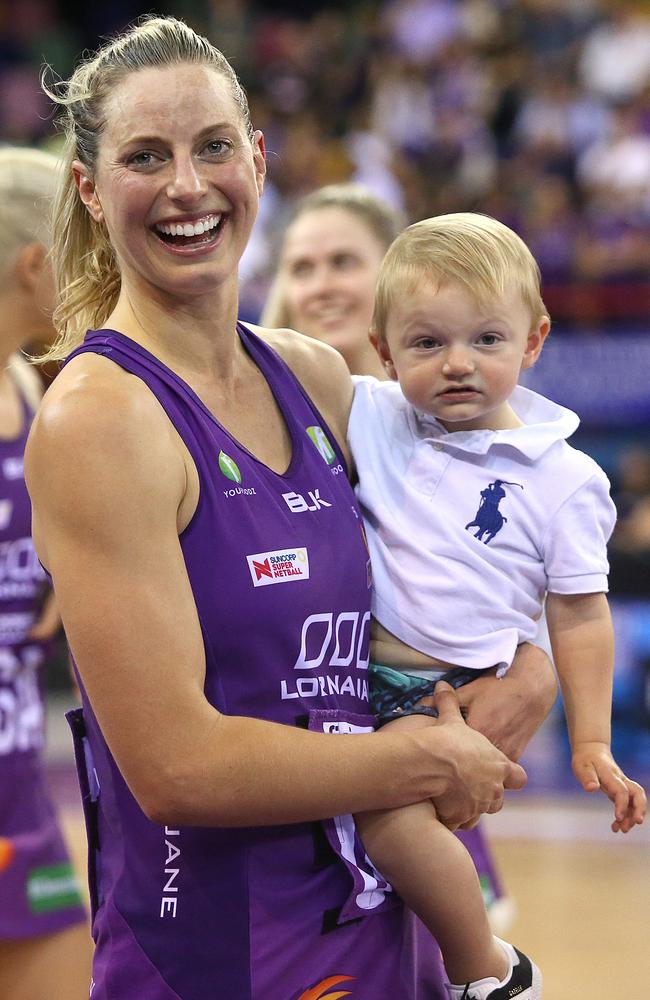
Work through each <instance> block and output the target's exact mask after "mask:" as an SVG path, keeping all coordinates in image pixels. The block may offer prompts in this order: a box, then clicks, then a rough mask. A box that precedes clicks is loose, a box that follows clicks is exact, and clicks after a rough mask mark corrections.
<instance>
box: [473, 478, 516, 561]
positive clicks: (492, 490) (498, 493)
mask: <svg viewBox="0 0 650 1000" xmlns="http://www.w3.org/2000/svg"><path fill="white" fill-rule="evenodd" d="M504 486H518V487H519V489H520V490H523V486H522V485H521V483H509V482H507V481H506V480H505V479H495V480H494V482H493V483H490V484H489V485H488V486H486V488H485V489H484V490H481V502H480V504H479V507H478V510H477V511H476V514H475V515H474V520H473V521H470V522H469V524H466V525H465V531H467V530H468V529H469V528H478V531H475V532H474V538H478V540H479V542H484V543H485V544H486V545H487V544H488V543H489V542H491V541H492V539H493V538H494V536H495V535H496V533H497V532H498V531H501V529H502V527H503V525H504V524H505V523H506V521H507V520H508V518H507V517H504V516H503V514H502V513H501V511H500V510H499V504H500V503H501V501H502V500H503V499H504V497H505V496H506V491H505V490H504V488H503V487H504Z"/></svg>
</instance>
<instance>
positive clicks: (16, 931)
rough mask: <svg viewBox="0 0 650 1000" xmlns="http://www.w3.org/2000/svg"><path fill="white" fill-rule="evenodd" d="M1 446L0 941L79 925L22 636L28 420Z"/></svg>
mask: <svg viewBox="0 0 650 1000" xmlns="http://www.w3.org/2000/svg"><path fill="white" fill-rule="evenodd" d="M22 410H23V427H22V430H21V432H20V434H19V435H18V436H17V437H16V438H13V439H10V440H7V439H4V438H2V439H0V939H10V940H12V939H21V938H29V937H34V936H37V935H40V934H49V933H52V932H54V931H58V930H62V929H63V928H64V927H68V926H70V925H72V924H76V923H80V922H82V921H84V920H85V919H86V914H85V912H84V910H83V908H82V905H81V897H80V894H79V886H78V884H77V880H76V878H75V875H74V873H73V871H72V867H71V864H70V859H69V856H68V853H67V850H66V847H65V845H64V842H63V838H62V835H61V831H60V829H59V826H58V822H57V819H56V816H55V813H54V809H53V806H52V803H51V801H50V798H49V796H48V794H47V791H46V788H45V783H44V779H43V767H42V760H41V751H42V747H43V742H44V714H45V713H44V707H43V692H42V678H41V671H40V667H41V664H42V662H43V660H44V658H45V654H46V652H47V645H48V644H47V643H46V642H42V641H35V640H33V639H30V638H29V631H30V629H31V627H32V626H33V624H34V622H35V621H36V620H37V618H38V614H39V611H40V605H41V602H42V599H43V597H44V594H45V590H46V579H45V574H44V572H43V570H42V568H41V566H40V564H39V562H38V558H37V556H36V553H35V551H34V546H33V545H32V538H31V530H32V525H31V505H30V502H29V496H28V494H27V488H26V486H25V475H24V471H23V454H24V451H25V444H26V441H27V435H28V433H29V427H30V424H31V419H32V413H31V411H30V410H29V408H28V406H27V403H26V402H24V401H22Z"/></svg>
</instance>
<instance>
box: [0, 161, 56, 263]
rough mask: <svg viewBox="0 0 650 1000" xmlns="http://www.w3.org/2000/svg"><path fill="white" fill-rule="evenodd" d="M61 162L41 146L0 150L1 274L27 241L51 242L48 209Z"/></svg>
mask: <svg viewBox="0 0 650 1000" xmlns="http://www.w3.org/2000/svg"><path fill="white" fill-rule="evenodd" d="M59 173H60V162H59V160H58V159H57V158H56V156H53V155H52V154H51V153H46V152H44V151H43V150H40V149H23V148H21V147H17V146H5V147H4V148H3V149H0V274H3V273H5V271H6V269H7V268H8V267H10V266H11V264H12V263H13V259H14V257H15V254H16V253H17V251H18V250H20V249H21V247H24V246H26V245H27V244H29V243H42V244H43V246H45V247H47V248H49V247H50V245H51V228H50V212H51V207H52V198H53V197H54V193H55V191H56V188H57V182H58V180H59Z"/></svg>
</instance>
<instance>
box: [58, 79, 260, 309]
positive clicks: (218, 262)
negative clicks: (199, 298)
mask: <svg viewBox="0 0 650 1000" xmlns="http://www.w3.org/2000/svg"><path fill="white" fill-rule="evenodd" d="M103 110H104V114H105V119H106V126H105V129H104V131H103V132H102V134H101V136H100V139H99V151H98V157H97V164H96V169H95V172H94V176H91V175H90V173H89V171H88V170H87V169H86V168H85V167H83V165H81V164H80V163H78V162H76V163H75V164H74V165H73V169H74V171H75V178H76V181H77V185H78V187H79V193H80V196H81V198H82V200H83V201H84V203H85V204H86V206H87V208H88V210H89V211H90V213H91V215H92V217H93V218H94V219H95V221H97V222H100V223H103V224H104V225H105V226H106V229H107V230H108V235H109V238H110V240H111V243H112V245H113V248H114V250H115V254H116V256H117V259H118V263H119V267H120V272H121V276H122V289H123V291H126V292H127V293H128V292H130V291H132V290H134V289H137V288H140V289H143V288H144V289H145V290H146V291H148V292H149V293H151V291H152V289H157V290H161V291H163V293H165V294H171V295H173V296H180V297H181V298H182V297H185V296H189V297H192V296H194V295H196V294H201V293H204V292H206V291H208V290H210V289H213V288H215V287H216V286H218V285H219V284H221V283H224V282H226V281H231V282H235V281H236V270H237V264H238V262H239V258H240V257H241V255H242V253H243V250H244V247H245V246H246V243H247V241H248V238H249V235H250V232H251V229H252V226H253V222H254V221H255V217H256V214H257V208H258V202H259V196H260V194H261V191H262V186H263V181H264V173H265V163H264V146H263V141H262V137H261V133H256V136H255V140H254V142H253V143H252V144H251V141H250V139H249V137H248V135H247V134H246V129H245V126H244V122H243V120H242V116H241V112H240V110H239V107H238V106H237V103H236V101H235V99H234V97H233V96H232V93H231V90H230V85H229V82H228V81H227V80H226V79H225V77H223V76H222V75H221V74H219V73H218V72H216V71H215V70H213V69H211V68H209V67H207V66H197V65H192V64H180V65H177V66H170V67H165V68H147V69H142V70H138V71H137V72H134V73H130V74H129V75H128V76H126V77H124V79H123V80H122V81H121V82H120V83H119V84H118V85H117V86H116V87H115V89H114V90H113V91H112V92H111V94H110V96H109V97H108V98H107V100H106V103H105V106H104V109H103Z"/></svg>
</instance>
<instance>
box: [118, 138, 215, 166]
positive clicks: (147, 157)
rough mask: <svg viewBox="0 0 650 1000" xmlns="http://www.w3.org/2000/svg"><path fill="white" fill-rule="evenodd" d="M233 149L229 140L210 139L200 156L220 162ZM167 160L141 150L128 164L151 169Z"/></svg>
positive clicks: (162, 153) (151, 151)
mask: <svg viewBox="0 0 650 1000" xmlns="http://www.w3.org/2000/svg"><path fill="white" fill-rule="evenodd" d="M233 149H234V146H233V143H232V142H231V141H230V139H212V140H211V141H210V142H208V143H206V145H205V146H204V147H203V148H202V150H201V152H200V155H201V156H206V155H207V156H209V157H211V158H214V159H220V160H222V159H226V158H227V157H229V156H230V155H231V153H232V152H233ZM167 158H168V154H167V153H165V152H153V150H149V149H142V150H140V151H139V152H137V153H134V154H133V155H132V156H130V157H129V164H130V165H131V166H134V167H151V166H153V165H154V164H155V163H157V162H160V161H162V160H165V159H167Z"/></svg>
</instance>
